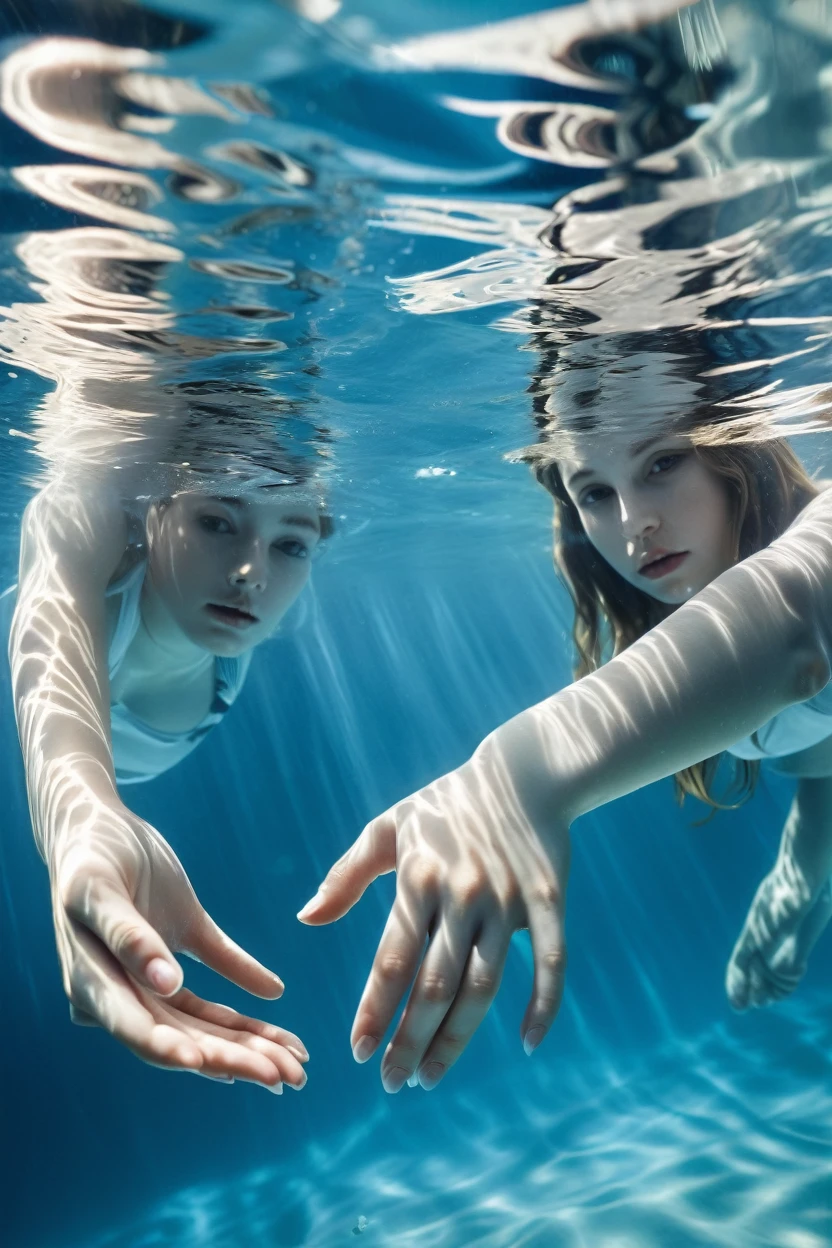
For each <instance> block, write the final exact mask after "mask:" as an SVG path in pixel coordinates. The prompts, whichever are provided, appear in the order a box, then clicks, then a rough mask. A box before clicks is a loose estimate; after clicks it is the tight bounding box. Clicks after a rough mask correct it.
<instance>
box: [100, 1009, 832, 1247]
mask: <svg viewBox="0 0 832 1248" xmlns="http://www.w3.org/2000/svg"><path fill="white" fill-rule="evenodd" d="M831 1052H832V1015H831V1014H830V1013H829V1009H828V1006H827V1005H825V1004H821V1003H820V1002H814V1003H811V1002H810V1003H807V1002H804V1003H803V1004H802V1006H800V1007H797V1008H796V1007H794V1006H791V1007H790V1009H789V1011H788V1014H787V1015H784V1016H783V1017H782V1018H781V1019H780V1020H778V1023H777V1025H776V1026H774V1027H772V1028H771V1029H770V1030H769V1032H768V1034H767V1035H766V1037H765V1039H764V1040H762V1039H761V1038H760V1037H759V1036H758V1037H756V1038H755V1039H754V1040H753V1041H751V1042H749V1039H748V1036H747V1035H743V1033H742V1029H741V1028H740V1027H739V1026H737V1025H732V1026H729V1027H726V1026H719V1027H716V1028H713V1029H712V1030H710V1031H708V1032H706V1033H705V1034H704V1035H703V1036H702V1037H700V1038H699V1039H696V1040H691V1041H689V1042H684V1043H681V1044H674V1045H673V1046H668V1047H667V1048H665V1049H662V1050H659V1051H657V1052H655V1053H652V1054H649V1055H646V1056H645V1055H642V1056H639V1057H638V1058H637V1059H636V1060H630V1061H629V1062H617V1063H616V1065H615V1067H614V1068H613V1067H611V1066H610V1065H609V1064H606V1065H605V1064H601V1063H597V1064H595V1063H592V1062H589V1063H587V1064H586V1065H585V1066H583V1068H582V1069H581V1070H580V1072H578V1071H576V1069H575V1068H574V1066H572V1067H570V1068H563V1069H558V1065H557V1063H556V1062H553V1063H552V1064H551V1066H550V1067H549V1068H548V1069H546V1068H544V1069H543V1070H542V1071H541V1069H540V1068H537V1069H535V1070H534V1071H533V1072H530V1073H529V1075H528V1077H527V1078H526V1079H525V1080H524V1081H523V1083H522V1085H521V1086H519V1087H514V1088H513V1089H512V1096H513V1100H514V1107H513V1112H512V1115H511V1118H510V1120H507V1118H506V1115H505V1113H504V1112H503V1108H502V1101H503V1097H504V1094H505V1089H504V1088H501V1087H500V1085H499V1084H498V1083H496V1082H494V1081H492V1080H488V1081H484V1082H483V1084H482V1086H481V1087H480V1088H479V1089H477V1090H476V1092H474V1091H472V1092H470V1093H469V1094H468V1095H467V1096H464V1097H460V1096H455V1097H451V1098H449V1099H448V1100H447V1101H446V1102H445V1103H444V1104H443V1110H444V1111H445V1112H444V1113H443V1116H442V1131H441V1139H439V1140H438V1139H437V1134H436V1116H435V1109H434V1108H433V1107H431V1106H430V1105H428V1104H427V1103H426V1102H425V1101H421V1100H419V1099H418V1098H416V1097H414V1098H413V1099H412V1100H411V1101H410V1103H409V1104H407V1105H405V1106H403V1105H401V1104H400V1103H399V1104H397V1105H396V1107H395V1112H393V1111H391V1110H390V1109H389V1107H384V1108H381V1109H379V1110H378V1111H377V1112H376V1113H375V1115H373V1116H372V1117H371V1118H370V1119H369V1120H367V1121H365V1122H363V1123H362V1124H361V1126H360V1127H357V1128H354V1129H352V1130H351V1131H348V1132H345V1133H344V1134H341V1135H338V1136H336V1137H334V1138H328V1139H327V1140H326V1141H322V1142H321V1143H320V1144H318V1145H315V1146H313V1147H312V1148H311V1149H309V1150H307V1151H306V1152H305V1153H304V1154H303V1155H302V1156H301V1157H299V1158H296V1159H294V1160H293V1161H292V1162H291V1163H287V1164H283V1165H278V1166H271V1167H263V1168H262V1169H258V1170H255V1171H253V1172H251V1173H249V1174H247V1175H245V1176H243V1177H242V1178H240V1179H239V1180H235V1181H234V1182H233V1183H228V1184H211V1185H205V1186H199V1187H192V1188H188V1189H186V1190H184V1191H182V1192H179V1193H177V1194H176V1195H175V1196H174V1197H172V1198H170V1199H169V1200H167V1201H165V1202H164V1203H162V1204H161V1205H160V1206H159V1207H158V1208H156V1209H154V1210H153V1211H152V1213H150V1214H149V1215H148V1216H147V1218H145V1219H142V1220H141V1221H139V1222H137V1223H135V1224H134V1225H133V1226H131V1227H129V1228H128V1229H125V1230H122V1231H120V1232H119V1233H117V1234H111V1235H107V1236H105V1237H104V1238H101V1239H97V1240H95V1241H93V1242H91V1243H89V1245H85V1248H155V1246H156V1245H165V1246H166V1248H202V1246H203V1245H206V1246H207V1245H210V1246H211V1248H237V1245H239V1244H242V1243H250V1244H256V1245H263V1246H264V1248H265V1245H269V1246H270V1248H272V1246H273V1248H300V1246H301V1245H303V1246H304V1248H330V1246H334V1245H336V1244H347V1243H350V1242H356V1241H357V1242H360V1243H361V1244H362V1245H366V1248H371V1246H372V1245H384V1246H385V1248H394V1246H396V1245H411V1246H412V1248H462V1246H463V1245H465V1248H468V1246H469V1245H470V1246H472V1248H473V1245H477V1246H478V1248H826V1246H827V1245H828V1244H829V1242H830V1237H832V1213H831V1212H830V1208H829V1150H830V1147H832V1094H830V1088H832V1058H830V1053H831ZM798 1227H799V1229H796V1228H798ZM359 1236H361V1238H360V1239H359V1238H358V1237H359ZM353 1237H355V1238H354V1239H353Z"/></svg>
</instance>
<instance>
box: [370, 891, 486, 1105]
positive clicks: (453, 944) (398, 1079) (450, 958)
mask: <svg viewBox="0 0 832 1248" xmlns="http://www.w3.org/2000/svg"><path fill="white" fill-rule="evenodd" d="M475 922H476V918H475V917H474V915H473V914H468V915H465V916H464V917H463V919H462V922H457V923H453V924H452V923H451V922H449V920H448V919H447V918H446V919H444V920H443V921H442V922H441V923H440V924H439V927H438V929H437V930H436V932H435V933H434V934H433V936H432V938H431V941H430V944H429V945H428V948H427V952H426V953H425V956H424V958H423V961H422V965H421V967H420V968H419V972H418V974H417V976H416V981H415V983H414V984H413V988H412V989H411V992H410V996H409V998H408V1002H407V1005H406V1007H405V1010H404V1013H403V1014H402V1017H401V1019H400V1020H399V1025H398V1027H397V1028H396V1031H395V1034H394V1036H393V1039H392V1040H391V1042H390V1044H389V1045H388V1047H387V1051H386V1053H385V1054H384V1058H383V1060H382V1063H381V1081H382V1083H383V1084H384V1087H385V1090H386V1091H387V1092H398V1090H399V1088H401V1087H402V1085H403V1084H404V1083H405V1082H406V1081H407V1080H408V1079H409V1078H410V1076H411V1075H412V1074H413V1072H414V1071H415V1070H416V1068H417V1066H418V1065H419V1063H420V1062H421V1060H422V1058H423V1056H424V1054H425V1051H426V1049H427V1048H428V1046H429V1045H430V1043H431V1041H432V1040H433V1038H434V1036H435V1035H436V1033H437V1031H438V1030H439V1028H440V1026H441V1024H442V1021H443V1019H444V1018H445V1015H446V1014H447V1013H448V1011H449V1009H450V1008H451V1006H452V1005H453V1003H454V1000H455V999H456V996H457V993H458V991H459V986H460V982H461V980H462V975H463V972H464V969H465V964H466V962H467V961H468V955H469V952H470V949H471V941H472V936H473V930H474V924H475ZM437 1082H438V1079H437Z"/></svg>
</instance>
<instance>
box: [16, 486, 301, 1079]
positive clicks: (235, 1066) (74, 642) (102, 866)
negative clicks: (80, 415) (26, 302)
mask: <svg viewBox="0 0 832 1248" xmlns="http://www.w3.org/2000/svg"><path fill="white" fill-rule="evenodd" d="M126 537H127V534H126V521H125V516H124V512H123V508H122V506H121V504H120V501H119V500H118V499H117V498H114V497H111V496H109V495H108V494H106V493H103V492H96V491H95V490H90V491H89V492H87V493H85V494H84V496H83V497H81V496H80V494H78V493H76V492H74V491H68V490H59V489H58V488H56V487H52V488H50V489H48V490H45V491H44V492H43V493H41V494H40V495H39V496H38V497H37V498H36V499H34V500H33V502H32V503H31V504H30V505H29V507H28V508H27V510H26V513H25V515H24V520H23V532H22V539H21V560H20V578H19V587H18V599H17V608H16V611H15V616H14V620H13V623H12V630H11V637H10V643H9V654H10V661H11V669H12V683H13V690H14V700H15V711H16V715H17V723H18V730H19V734H20V741H21V746H22V750H23V757H24V764H25V769H26V781H27V787H28V793H29V805H30V810H31V815H32V825H33V828H34V833H35V839H36V841H37V844H38V848H39V850H40V852H41V855H42V856H43V858H44V860H45V862H46V864H47V867H48V869H49V874H50V880H51V885H52V900H53V916H54V922H55V932H56V938H57V944H58V955H59V958H60V962H61V967H62V971H63V977H64V986H65V989H66V992H67V995H68V997H69V1000H70V1007H71V1013H72V1017H73V1019H74V1020H75V1021H76V1022H81V1023H86V1024H97V1025H100V1026H103V1027H105V1028H106V1029H107V1030H108V1031H110V1032H111V1033H112V1034H113V1035H114V1036H116V1037H117V1038H118V1039H119V1040H121V1041H122V1042H123V1043H124V1044H126V1045H127V1046H128V1047H129V1048H131V1049H132V1050H133V1051H134V1052H135V1053H137V1054H138V1055H139V1056H140V1057H143V1058H144V1059H145V1060H147V1061H150V1062H153V1063H155V1064H158V1065H164V1066H169V1067H181V1068H184V1069H189V1070H195V1071H198V1072H200V1073H203V1074H209V1075H211V1076H212V1077H215V1078H222V1079H233V1078H235V1077H239V1078H244V1079H253V1080H256V1081H258V1082H262V1083H264V1084H267V1085H268V1086H273V1087H277V1088H278V1089H279V1088H280V1087H281V1086H282V1082H283V1081H284V1080H286V1081H287V1082H290V1083H291V1084H293V1085H294V1086H300V1085H301V1084H302V1083H303V1082H304V1081H305V1078H304V1075H303V1070H302V1067H301V1066H300V1064H299V1063H300V1062H301V1061H303V1060H305V1057H306V1054H305V1050H304V1049H303V1045H302V1044H301V1043H300V1041H299V1040H298V1039H297V1037H295V1036H292V1035H291V1033H288V1032H284V1031H283V1030H282V1029H280V1028H276V1027H272V1026H269V1025H267V1024H265V1023H260V1022H257V1021H256V1020H253V1019H247V1018H245V1017H244V1016H243V1015H239V1014H236V1013H235V1012H234V1011H232V1010H226V1009H224V1008H223V1007H221V1006H216V1005H211V1004H209V1003H207V1002H204V1001H201V1000H200V999H199V998H197V997H195V996H194V995H193V994H192V993H189V992H186V991H185V990H184V989H182V972H181V969H180V967H179V964H178V962H177V961H176V959H175V958H174V956H173V953H174V951H182V952H186V953H189V954H191V955H192V956H194V957H196V958H198V959H200V960H201V961H203V962H205V963H206V964H207V965H209V966H212V967H213V968H214V969H215V970H217V971H219V972H220V974H223V975H225V976H227V977H228V978H229V979H232V980H234V981H235V982H236V983H238V984H240V985H241V986H242V987H244V988H247V989H248V990H249V991H251V992H255V993H257V994H258V995H260V996H264V997H275V996H278V995H279V994H280V992H281V991H282V984H281V983H280V980H279V979H278V978H277V976H275V975H273V974H272V973H271V972H270V971H267V970H266V968H265V967H262V966H261V965H260V964H259V963H258V962H256V961H255V960H254V958H252V957H251V956H250V955H249V954H247V953H245V951H244V950H242V949H240V948H239V947H238V946H237V945H235V944H234V943H233V941H231V940H229V938H228V937H227V936H225V935H224V933H223V932H221V931H220V929H219V928H218V927H217V926H216V924H215V923H214V922H213V920H212V919H211V918H210V917H209V916H208V915H207V914H206V912H205V911H204V910H203V908H202V907H201V906H200V904H199V902H198V901H197V898H196V896H195V895H194V892H193V889H192V888H191V885H190V883H189V881H188V879H187V876H186V875H185V872H184V870H183V868H182V866H181V864H180V862H179V860H178V859H177V857H176V855H175V854H174V853H173V851H172V849H171V848H170V846H169V845H168V844H167V843H166V842H165V841H164V840H163V838H162V837H161V836H160V835H159V833H158V832H156V830H155V829H154V828H151V827H150V826H149V825H148V824H146V823H145V822H144V821H143V820H141V819H139V818H137V817H136V816H135V815H134V814H133V813H132V812H131V811H130V810H128V809H127V807H125V806H124V804H123V803H122V801H121V799H120V798H119V795H118V791H117V788H116V782H115V775H114V768H113V758H112V750H111V746H110V732H109V723H110V710H109V684H108V675H107V637H106V614H105V591H106V587H107V584H108V582H109V580H110V578H111V576H112V574H113V572H114V571H115V569H116V568H117V566H118V563H119V561H120V559H121V557H122V555H123V553H124V549H125V545H126Z"/></svg>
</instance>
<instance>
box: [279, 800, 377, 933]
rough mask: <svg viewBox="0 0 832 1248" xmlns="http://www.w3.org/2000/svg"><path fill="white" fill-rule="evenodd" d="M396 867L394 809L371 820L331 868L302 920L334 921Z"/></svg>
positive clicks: (307, 904)
mask: <svg viewBox="0 0 832 1248" xmlns="http://www.w3.org/2000/svg"><path fill="white" fill-rule="evenodd" d="M395 869H396V816H395V813H394V812H393V811H387V813H386V814H383V815H379V816H378V818H377V819H374V820H373V821H372V823H368V824H367V826H366V828H365V829H364V831H363V832H362V833H361V835H360V836H359V838H358V840H357V841H355V843H354V844H353V845H352V846H351V847H350V848H349V849H348V850H347V852H346V853H345V854H344V856H343V858H339V859H338V861H337V862H336V863H335V866H334V867H332V868H331V869H330V871H329V873H328V874H327V876H326V878H325V879H324V881H323V883H322V884H321V886H320V888H319V889H318V891H317V893H316V894H315V896H314V897H313V898H312V900H311V901H307V903H306V905H305V906H304V907H303V909H302V910H301V911H300V912H299V914H298V918H299V919H300V921H301V923H314V924H317V923H332V922H333V921H334V920H335V919H340V918H342V917H343V916H344V915H345V914H346V913H347V911H348V910H351V909H352V907H353V906H354V905H355V903H356V902H357V901H358V900H359V898H360V897H362V896H363V894H364V892H365V890H366V889H367V888H368V887H369V886H370V884H372V882H373V880H376V879H378V877H379V876H380V875H386V874H387V872H388V871H395Z"/></svg>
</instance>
